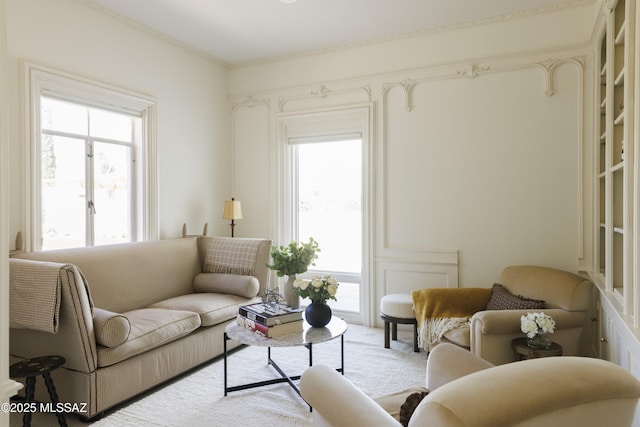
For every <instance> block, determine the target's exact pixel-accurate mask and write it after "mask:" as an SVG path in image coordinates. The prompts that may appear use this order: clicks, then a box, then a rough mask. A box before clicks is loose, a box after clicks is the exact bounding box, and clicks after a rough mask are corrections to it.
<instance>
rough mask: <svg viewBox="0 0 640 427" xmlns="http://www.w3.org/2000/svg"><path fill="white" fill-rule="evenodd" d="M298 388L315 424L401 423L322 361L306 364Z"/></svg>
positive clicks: (345, 426) (335, 426) (339, 426)
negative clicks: (311, 364) (307, 366)
mask: <svg viewBox="0 0 640 427" xmlns="http://www.w3.org/2000/svg"><path fill="white" fill-rule="evenodd" d="M300 392H301V393H302V397H303V398H304V400H305V401H306V402H307V403H308V404H309V405H311V407H312V408H313V417H314V419H313V425H314V427H321V426H332V427H351V426H376V427H378V426H380V427H385V426H393V427H398V426H399V425H400V424H399V423H398V422H397V421H396V420H395V419H394V418H393V417H392V416H391V415H389V414H388V413H387V412H386V411H385V410H384V409H382V407H381V406H379V405H378V404H377V403H376V402H374V401H373V400H372V399H371V398H369V397H368V396H367V395H366V394H364V392H362V391H361V390H360V389H358V388H357V387H356V386H355V385H353V383H352V382H351V381H349V380H348V379H346V378H345V377H344V376H343V375H340V374H339V373H338V372H336V370H335V369H332V368H330V367H328V366H325V365H316V366H312V367H310V368H308V369H307V370H305V371H304V373H303V374H302V378H300Z"/></svg>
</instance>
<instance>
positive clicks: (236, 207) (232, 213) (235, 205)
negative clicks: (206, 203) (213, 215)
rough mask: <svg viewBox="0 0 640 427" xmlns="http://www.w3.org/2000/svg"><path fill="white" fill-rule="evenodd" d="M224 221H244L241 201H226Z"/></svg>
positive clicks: (223, 214)
mask: <svg viewBox="0 0 640 427" xmlns="http://www.w3.org/2000/svg"><path fill="white" fill-rule="evenodd" d="M222 219H242V206H241V205H240V200H235V199H233V198H232V199H231V200H225V201H224V212H223V213H222Z"/></svg>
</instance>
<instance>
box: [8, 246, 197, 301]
mask: <svg viewBox="0 0 640 427" xmlns="http://www.w3.org/2000/svg"><path fill="white" fill-rule="evenodd" d="M19 257H20V258H29V259H37V260H43V261H54V262H64V263H70V264H74V265H75V266H77V267H78V268H79V269H80V271H81V272H82V273H83V274H84V276H85V277H86V279H87V282H88V285H89V289H90V291H91V297H92V299H93V302H94V305H95V306H96V307H100V308H102V309H105V310H109V311H113V312H116V313H123V312H125V311H129V310H134V309H136V308H140V307H146V306H148V305H150V304H153V303H154V302H157V301H161V300H164V299H167V298H172V297H175V296H178V295H184V294H187V293H192V292H193V288H192V282H193V278H194V277H195V276H196V274H198V273H200V272H201V267H200V262H199V258H198V248H197V244H196V238H195V237H192V238H182V239H170V240H153V241H146V242H137V243H123V244H117V245H105V246H93V247H83V248H73V249H59V250H53V251H43V252H29V253H24V254H20V255H19Z"/></svg>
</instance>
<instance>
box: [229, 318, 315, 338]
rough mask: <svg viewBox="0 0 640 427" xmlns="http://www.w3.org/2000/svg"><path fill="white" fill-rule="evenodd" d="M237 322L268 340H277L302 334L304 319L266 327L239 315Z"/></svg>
mask: <svg viewBox="0 0 640 427" xmlns="http://www.w3.org/2000/svg"><path fill="white" fill-rule="evenodd" d="M236 322H238V325H240V326H243V327H245V328H247V329H248V330H250V331H253V332H255V333H256V334H258V335H262V336H264V337H266V338H276V337H281V336H283V335H287V334H292V333H295V332H302V329H303V327H302V319H300V320H294V321H293V322H287V323H281V324H279V325H273V326H265V325H262V324H260V323H257V322H254V321H253V320H251V319H248V318H246V317H244V316H243V315H242V314H238V316H237V317H236Z"/></svg>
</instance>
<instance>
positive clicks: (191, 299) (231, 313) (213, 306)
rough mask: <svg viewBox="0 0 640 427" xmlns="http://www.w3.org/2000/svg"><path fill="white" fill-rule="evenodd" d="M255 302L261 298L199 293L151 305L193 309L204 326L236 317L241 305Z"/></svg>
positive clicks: (174, 308) (175, 308)
mask: <svg viewBox="0 0 640 427" xmlns="http://www.w3.org/2000/svg"><path fill="white" fill-rule="evenodd" d="M254 302H259V299H257V298H254V299H247V298H243V297H239V296H237V295H230V294H213V293H197V294H187V295H181V296H179V297H175V298H169V299H167V300H164V301H160V302H157V303H155V304H153V305H151V307H156V308H165V309H171V310H187V311H192V312H194V313H198V315H199V316H200V322H201V325H202V326H213V325H217V324H219V323H223V322H226V321H228V320H232V319H235V318H236V316H237V315H238V309H239V308H240V306H243V305H247V304H252V303H254Z"/></svg>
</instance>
